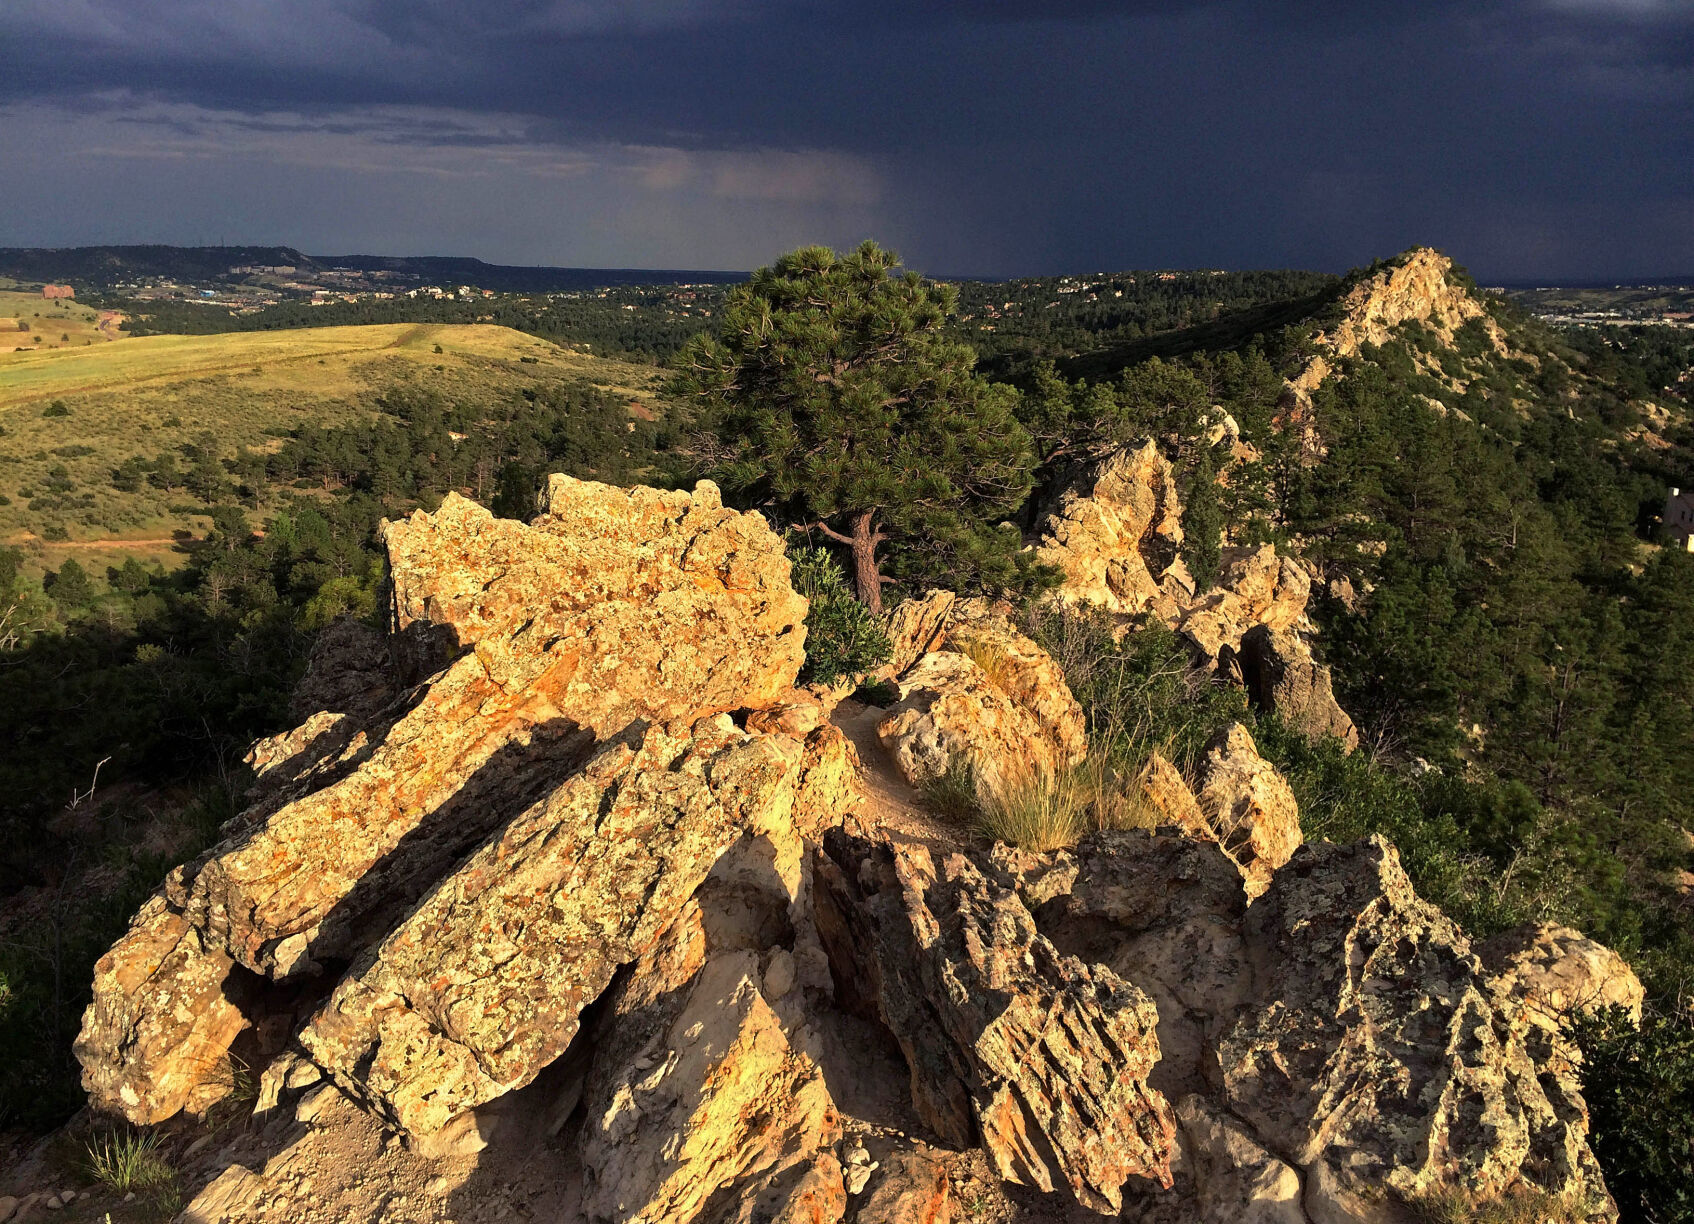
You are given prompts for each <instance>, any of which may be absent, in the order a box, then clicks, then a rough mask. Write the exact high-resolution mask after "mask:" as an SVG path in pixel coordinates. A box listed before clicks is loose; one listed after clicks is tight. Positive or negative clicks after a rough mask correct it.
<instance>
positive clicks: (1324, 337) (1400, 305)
mask: <svg viewBox="0 0 1694 1224" xmlns="http://www.w3.org/2000/svg"><path fill="white" fill-rule="evenodd" d="M1452 271H1453V261H1452V260H1451V259H1449V258H1447V256H1445V255H1443V254H1441V252H1439V251H1435V250H1431V249H1430V248H1429V247H1414V248H1413V249H1412V250H1410V251H1407V252H1406V253H1405V255H1404V256H1402V257H1401V259H1400V260H1399V261H1398V262H1397V263H1395V264H1394V265H1392V266H1390V267H1388V268H1385V269H1383V270H1382V271H1381V272H1378V273H1376V274H1375V275H1374V276H1371V277H1369V278H1367V279H1365V280H1363V281H1361V282H1360V283H1358V284H1357V285H1354V286H1353V288H1352V289H1350V290H1349V291H1348V293H1347V296H1346V297H1344V298H1343V299H1342V300H1341V309H1342V316H1341V321H1340V322H1339V323H1337V324H1336V325H1335V326H1334V328H1333V329H1332V330H1330V331H1329V332H1327V333H1324V334H1321V335H1320V336H1319V337H1318V342H1319V343H1320V344H1323V345H1324V346H1325V347H1327V348H1329V349H1330V350H1332V351H1333V352H1336V353H1339V354H1340V355H1341V356H1343V357H1357V356H1358V355H1359V352H1360V350H1361V349H1362V348H1363V346H1364V345H1367V344H1376V345H1380V344H1386V343H1387V342H1388V340H1389V339H1390V338H1391V337H1392V336H1393V334H1394V329H1395V328H1397V327H1399V326H1400V325H1401V324H1402V323H1412V322H1416V323H1422V324H1424V325H1425V326H1427V327H1428V328H1429V329H1430V330H1431V331H1433V332H1434V333H1435V334H1436V335H1438V336H1439V337H1441V340H1442V342H1443V343H1448V344H1450V343H1452V340H1453V333H1454V332H1455V331H1457V330H1458V329H1459V328H1460V327H1462V326H1463V325H1464V324H1465V323H1468V322H1469V321H1470V320H1472V319H1482V320H1484V321H1485V323H1486V324H1487V331H1488V335H1489V338H1490V340H1491V341H1492V342H1493V344H1494V345H1495V348H1496V351H1498V352H1500V353H1502V354H1504V353H1505V352H1506V345H1505V337H1504V336H1503V335H1502V333H1501V332H1500V329H1499V327H1498V326H1497V325H1495V324H1494V321H1493V320H1492V319H1490V318H1489V317H1488V312H1487V311H1486V310H1484V309H1483V308H1482V303H1481V302H1479V301H1477V300H1476V298H1475V297H1474V296H1473V295H1472V294H1471V293H1470V292H1469V291H1468V290H1466V289H1465V288H1464V287H1463V286H1461V285H1459V284H1457V283H1455V282H1454V281H1453V280H1452V279H1451V273H1452Z"/></svg>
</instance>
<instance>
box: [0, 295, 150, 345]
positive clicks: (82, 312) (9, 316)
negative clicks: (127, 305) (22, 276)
mask: <svg viewBox="0 0 1694 1224" xmlns="http://www.w3.org/2000/svg"><path fill="white" fill-rule="evenodd" d="M121 317H122V316H120V315H118V314H117V313H116V312H115V311H110V310H105V311H101V310H95V309H94V308H93V307H92V306H84V305H83V304H82V303H81V302H77V301H53V302H50V301H48V300H47V299H46V298H44V297H42V296H41V291H40V290H38V289H37V290H26V289H10V288H0V357H3V356H4V355H5V354H8V353H11V352H13V351H14V350H16V349H20V348H28V349H34V350H36V351H37V352H42V351H49V352H50V351H52V350H55V349H62V348H79V349H80V348H86V347H88V346H90V345H97V344H104V343H105V342H106V341H108V340H115V339H116V338H117V337H118V336H119V335H121V334H122V333H120V332H119V331H118V321H119V319H120V318H121ZM20 322H21V323H27V324H29V330H28V331H25V330H23V329H21V328H20V327H19V326H18V324H19V323H20ZM21 355H24V356H27V354H21Z"/></svg>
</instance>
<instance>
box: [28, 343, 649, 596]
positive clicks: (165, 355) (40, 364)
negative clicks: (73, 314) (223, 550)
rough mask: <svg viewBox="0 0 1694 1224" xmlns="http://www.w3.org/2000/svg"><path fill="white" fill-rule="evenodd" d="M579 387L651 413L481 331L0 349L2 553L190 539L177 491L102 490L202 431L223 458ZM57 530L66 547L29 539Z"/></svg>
mask: <svg viewBox="0 0 1694 1224" xmlns="http://www.w3.org/2000/svg"><path fill="white" fill-rule="evenodd" d="M33 322H34V320H32V323H33ZM57 334H59V333H55V337H56V336H57ZM437 348H439V349H440V352H437V351H436V350H437ZM583 380H586V381H589V382H591V383H593V384H595V385H596V386H599V387H603V388H606V389H608V390H612V391H614V392H617V393H619V394H622V395H628V396H629V397H630V398H631V399H632V400H641V401H643V402H648V403H650V402H652V400H653V397H654V393H655V389H656V384H657V383H658V381H659V374H658V371H656V370H655V369H653V368H652V367H648V366H639V365H630V364H627V363H623V362H615V361H608V360H605V359H602V358H597V357H593V356H590V355H588V354H585V353H580V352H576V351H574V350H572V349H569V348H561V347H559V346H557V345H554V344H550V343H547V342H545V341H542V340H538V339H536V338H535V337H533V336H528V335H525V334H523V333H522V332H517V331H512V330H511V329H509V328H504V327H495V326H491V325H483V324H466V325H449V324H385V325H377V326H365V327H321V328H310V329H306V330H300V331H278V332H242V333H235V334H227V335H215V336H142V337H125V338H123V339H120V340H118V341H116V342H114V343H109V344H93V345H66V346H63V347H59V348H52V349H37V350H35V351H32V352H0V429H4V431H5V432H4V434H3V435H0V497H3V498H6V499H7V501H6V502H5V503H0V543H9V544H17V543H22V544H24V545H26V546H28V548H29V549H30V550H31V552H32V553H33V554H34V555H35V556H36V557H37V558H39V560H40V562H41V563H42V564H50V563H51V562H52V561H53V559H54V558H55V556H58V555H61V554H65V553H68V552H70V551H72V550H75V551H76V553H77V555H79V556H81V557H83V558H85V559H94V557H93V554H94V553H96V552H97V553H98V554H99V560H101V561H103V562H104V561H106V560H107V557H106V554H107V553H109V552H111V551H113V550H114V548H116V549H123V550H126V551H127V552H128V553H129V554H130V555H141V556H144V557H148V558H151V557H159V558H160V559H165V558H168V557H169V556H170V554H171V545H170V537H171V534H172V532H175V531H184V530H187V531H191V532H193V533H195V534H199V533H200V531H201V530H202V529H203V528H204V525H205V521H206V520H205V519H204V518H203V517H201V516H199V515H196V514H192V513H189V512H188V510H189V509H190V507H189V506H188V505H186V503H191V502H192V501H193V499H192V498H191V497H189V496H188V495H186V494H185V493H183V492H182V491H181V490H178V491H177V492H176V493H174V494H170V495H166V494H164V493H162V492H160V491H158V490H156V489H153V488H151V487H144V488H143V489H142V491H141V492H139V493H123V492H120V491H118V490H117V489H115V488H113V487H112V482H111V472H112V469H113V468H114V467H116V466H117V465H118V464H120V463H122V462H123V461H124V460H125V459H128V458H130V457H131V456H135V455H140V456H143V457H146V458H149V459H151V458H154V457H155V456H157V455H160V454H162V453H166V452H172V451H176V450H177V449H178V448H180V447H182V446H183V445H184V444H186V443H190V442H192V441H193V440H194V439H196V438H198V437H200V436H201V435H203V434H205V433H206V432H207V431H210V432H211V433H213V434H215V435H216V437H217V440H218V444H219V448H220V450H221V452H222V454H223V455H224V456H226V457H228V456H233V455H234V454H235V452H236V450H237V449H238V448H240V447H243V446H246V447H251V448H259V447H264V446H276V445H279V444H280V442H279V439H280V438H281V437H283V436H285V435H286V434H287V433H288V431H289V430H290V429H292V428H294V427H297V426H299V425H302V424H306V423H315V424H320V425H335V424H338V423H343V422H346V421H350V420H354V419H360V418H367V419H368V418H369V417H370V416H372V415H373V414H375V413H376V412H378V411H379V409H378V408H377V400H378V398H379V397H380V396H381V395H382V394H383V392H385V391H387V390H390V389H395V388H427V389H431V390H434V391H437V392H439V393H440V394H441V395H442V396H443V397H444V398H446V399H447V400H449V401H452V402H498V401H500V400H502V399H505V398H509V397H515V396H517V395H520V394H521V393H522V392H523V390H524V389H526V388H530V389H535V388H539V387H542V386H544V385H546V384H549V383H559V382H579V381H583ZM56 404H62V405H63V406H64V408H65V409H66V410H68V415H58V410H57V409H56V408H55V407H54V405H56ZM48 413H51V414H52V415H44V414H48ZM55 468H63V469H64V472H65V474H66V475H68V479H69V481H70V483H71V486H72V488H71V489H70V490H69V491H62V490H60V491H55V492H49V490H48V489H47V482H48V481H49V480H50V479H53V478H54V469H55ZM65 478H66V477H65V476H59V477H58V480H59V482H60V483H61V484H62V483H63V481H64V479H65ZM44 494H46V496H45V497H44V496H43V495H44ZM31 502H34V503H35V506H34V508H33V509H32V508H31V504H30V503H31ZM61 529H62V530H63V531H64V532H66V533H67V534H68V536H69V540H68V541H63V542H53V541H45V540H43V539H42V538H41V537H42V536H44V535H56V534H58V531H59V530H61Z"/></svg>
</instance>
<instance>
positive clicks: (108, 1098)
mask: <svg viewBox="0 0 1694 1224" xmlns="http://www.w3.org/2000/svg"><path fill="white" fill-rule="evenodd" d="M547 505H548V513H547V514H545V515H543V516H542V517H541V518H539V519H537V520H536V522H535V524H533V525H525V524H522V523H517V522H513V521H510V520H500V519H495V518H494V517H493V516H491V515H490V514H489V513H488V512H487V511H486V510H483V509H482V508H480V507H478V506H475V505H474V504H472V503H470V502H467V501H465V500H464V499H462V498H459V497H457V496H456V495H449V496H448V498H447V499H446V500H445V501H444V502H443V503H442V507H441V509H440V510H439V511H438V512H437V513H436V514H435V515H434V516H430V515H423V514H418V515H414V516H412V518H410V519H408V520H406V521H404V522H402V523H390V524H388V525H387V526H386V527H385V531H384V534H385V539H386V541H387V543H388V547H389V552H390V567H391V570H392V572H393V577H394V583H393V585H394V612H393V627H394V632H393V634H392V635H391V638H390V644H391V649H390V651H389V654H390V656H391V657H394V658H398V659H400V660H401V662H400V663H397V664H396V666H397V667H398V668H399V670H400V671H402V672H403V671H405V670H406V669H407V668H416V667H419V666H422V665H423V662H422V661H424V660H428V659H433V660H434V661H435V662H436V663H438V664H441V666H440V669H439V670H438V671H435V672H434V673H433V674H430V675H428V676H427V678H425V679H424V681H423V682H422V684H421V685H420V686H419V687H418V688H417V689H416V690H415V692H414V693H413V695H412V696H411V697H410V698H409V699H408V701H407V702H406V703H404V704H402V705H400V706H398V707H388V708H385V709H384V711H383V712H382V714H381V715H380V716H378V718H377V721H375V722H373V723H367V724H364V725H357V720H356V719H354V718H352V717H351V716H348V715H343V716H341V717H340V718H339V719H335V718H334V717H333V716H326V715H315V716H314V717H313V719H311V720H308V724H307V727H306V728H303V729H302V731H301V732H299V733H295V734H294V735H292V736H288V737H283V738H282V739H281V740H278V741H272V742H271V744H270V746H269V747H262V750H256V753H255V763H256V764H258V765H261V766H262V767H263V772H262V773H261V777H260V781H261V792H260V793H259V794H257V795H256V796H255V802H254V805H253V807H252V808H250V809H249V810H248V811H247V812H245V813H244V814H243V815H242V816H241V817H239V818H238V819H237V820H236V821H235V822H234V823H233V824H232V825H231V826H230V827H229V828H228V829H226V830H225V833H226V836H225V840H224V841H223V842H222V843H221V844H220V845H218V846H217V847H215V848H214V849H213V850H212V851H210V852H209V853H208V854H207V855H206V856H204V857H203V858H202V859H200V860H198V861H197V862H195V863H191V864H188V865H187V866H185V867H182V868H178V869H177V870H176V871H175V872H173V873H172V875H171V876H170V878H169V879H168V880H167V882H166V884H165V885H164V887H163V889H162V890H161V898H162V905H161V906H156V907H153V908H152V909H149V910H147V911H144V913H143V917H142V919H141V920H138V921H139V925H138V926H137V927H136V928H135V930H134V931H133V932H132V933H131V935H130V936H128V937H126V938H125V939H124V940H120V941H119V943H118V944H117V945H116V946H114V947H113V949H112V950H111V951H110V952H109V953H108V954H107V964H108V966H109V968H108V971H107V972H105V973H102V974H101V975H100V976H99V977H98V978H97V981H96V991H95V997H94V1001H93V1003H92V1005H91V1006H90V1008H89V1010H88V1013H87V1015H86V1017H85V1020H84V1026H83V1032H82V1035H81V1037H80V1038H79V1041H78V1047H77V1048H78V1057H79V1058H80V1059H81V1060H82V1062H83V1066H84V1068H85V1074H86V1076H87V1083H88V1086H89V1089H90V1091H91V1093H93V1094H94V1100H95V1102H96V1103H97V1104H99V1105H101V1106H103V1107H105V1108H110V1109H114V1110H116V1111H118V1112H121V1113H124V1114H125V1115H126V1116H130V1117H132V1118H134V1119H135V1120H140V1119H141V1118H143V1117H145V1118H148V1119H149V1120H156V1119H157V1117H159V1116H160V1111H161V1110H163V1111H165V1112H166V1113H168V1112H171V1111H173V1110H174V1109H175V1108H178V1107H180V1106H181V1105H182V1103H184V1102H186V1101H188V1100H189V1099H190V1098H191V1097H192V1095H193V1089H192V1088H191V1087H187V1085H190V1084H191V1083H192V1081H194V1080H195V1079H196V1077H199V1078H201V1079H204V1078H206V1077H210V1076H213V1075H215V1074H216V1073H217V1070H218V1066H219V1062H220V1059H218V1058H215V1057H213V1054H214V1053H215V1052H214V1051H212V1050H209V1049H207V1048H206V1047H205V1044H204V1042H203V1040H202V1037H203V1036H204V1034H205V1032H207V1031H210V1030H206V1029H197V1030H193V1032H192V1033H191V1032H190V1031H189V1030H187V1029H182V1028H181V1026H177V1025H175V1024H174V1022H173V1021H171V1020H170V1019H169V1018H170V1017H172V1016H175V1015H178V1014H180V1013H182V1012H183V1011H185V1010H187V1009H191V1008H192V1007H194V1006H195V1004H194V1000H195V999H197V998H201V997H206V996H208V995H209V993H210V992H212V991H213V990H214V989H215V985H214V983H213V982H211V981H210V980H208V975H213V974H215V972H216V971H217V968H218V967H219V966H227V972H228V973H229V974H234V973H236V972H237V971H236V967H237V966H239V967H240V972H241V973H250V974H253V975H257V976H258V977H259V978H261V979H263V978H269V979H273V980H282V979H288V978H299V977H302V976H310V975H313V974H316V973H319V972H321V971H322V968H323V966H324V965H326V964H334V963H337V962H345V961H348V960H351V959H353V958H354V957H355V956H356V955H357V954H358V953H359V952H360V950H361V949H362V948H365V947H367V946H368V945H369V944H370V943H371V942H372V941H373V938H380V937H381V936H382V935H383V934H385V933H386V932H387V931H388V930H389V929H390V928H392V927H393V925H394V924H395V923H396V922H397V921H399V920H400V919H401V918H402V917H403V916H404V915H405V914H406V912H407V911H408V910H409V909H410V908H411V907H412V906H414V905H415V904H416V903H417V902H418V901H419V900H420V899H421V898H422V897H423V896H424V895H425V893H426V892H428V891H429V890H430V889H431V888H432V887H434V886H435V885H436V884H437V883H438V882H439V881H440V880H441V879H442V877H443V876H444V875H445V874H446V873H447V872H448V871H449V869H450V868H451V867H452V866H453V864H455V863H456V862H457V861H458V860H459V859H460V858H462V857H463V856H464V855H465V854H466V853H468V852H469V851H471V850H473V849H474V848H475V847H477V846H478V845H479V844H480V843H482V842H483V841H484V840H485V839H487V838H488V837H489V836H490V835H492V834H493V833H494V832H495V831H496V830H498V829H500V828H501V827H502V826H503V825H505V824H506V823H507V822H508V821H510V820H512V819H513V818H515V817H517V816H518V815H519V814H520V813H522V812H524V811H525V810H526V809H528V808H529V807H530V806H531V805H532V804H535V803H537V802H538V801H540V800H541V799H542V798H543V797H545V796H546V795H547V794H549V793H550V792H551V791H552V790H553V789H554V788H555V787H557V786H558V785H559V784H560V783H561V782H563V781H564V780H565V779H566V778H568V777H570V776H571V775H572V774H573V773H575V772H576V771H577V770H578V769H579V768H580V767H581V765H582V763H583V761H584V760H585V759H586V757H587V754H588V752H589V750H590V749H591V748H592V746H593V743H594V740H595V738H596V736H597V735H607V734H615V733H618V732H621V731H622V730H623V728H624V727H626V726H628V725H630V724H631V723H632V722H633V721H635V720H637V719H646V720H650V721H655V722H665V721H669V720H672V719H676V718H682V719H684V720H691V719H693V718H695V717H698V716H700V715H702V714H708V713H711V712H713V711H716V710H736V709H742V708H747V707H756V706H761V705H766V704H771V703H773V702H774V701H776V700H778V699H779V698H780V697H782V696H784V695H788V694H791V692H792V687H793V683H794V679H795V676H796V673H797V672H798V670H799V667H800V664H801V662H802V659H803V643H804V634H805V630H804V627H803V620H804V616H805V601H804V600H803V599H801V598H800V597H799V596H798V595H796V594H795V593H794V592H793V590H792V588H790V587H789V585H788V581H787V575H788V562H787V560H786V558H785V557H784V556H783V551H782V543H781V540H780V539H779V538H778V537H777V536H776V535H775V534H774V533H773V532H771V531H770V529H769V528H768V527H767V526H766V525H765V523H764V520H763V519H762V518H760V517H759V516H758V515H751V514H738V513H736V512H733V511H729V510H725V509H723V508H722V506H721V504H720V502H719V499H718V496H717V490H716V489H715V488H714V487H713V486H711V485H710V484H706V483H702V484H701V485H700V486H699V487H698V488H697V489H696V490H695V491H694V493H692V494H689V493H662V492H660V491H658V490H653V489H646V490H641V489H638V490H622V489H613V488H611V487H609V486H605V485H594V484H588V483H585V482H580V481H572V480H569V479H568V478H564V477H556V478H554V480H553V481H552V483H551V484H550V486H549V494H548V499H547ZM267 776H268V780H267ZM166 913H169V914H172V915H175V916H176V917H177V918H178V919H180V925H181V926H182V927H183V929H184V930H185V931H186V930H192V931H193V932H195V935H194V939H193V940H192V941H191V944H190V943H182V944H181V945H180V946H181V947H182V948H184V949H186V948H189V947H190V946H192V947H194V948H195V949H196V951H195V952H194V954H193V955H192V956H191V957H189V956H187V954H186V953H184V954H183V955H181V956H178V957H175V958H170V959H168V961H167V962H166V963H165V964H163V965H161V964H160V963H159V961H158V958H157V956H156V951H157V947H158V943H159V938H160V936H159V934H158V932H159V931H160V930H161V929H163V927H162V925H161V924H164V925H171V924H170V923H168V922H167V921H166V919H165V918H164V916H163V915H165V914H166ZM138 975H139V977H138ZM226 976H227V974H226ZM136 980H145V981H146V982H147V983H148V989H146V990H144V991H134V992H132V991H130V990H128V989H126V988H125V987H124V983H127V982H134V981H136ZM232 980H233V979H232ZM179 988H180V994H179ZM230 993H231V994H232V995H234V994H239V993H240V991H239V990H238V989H236V987H234V986H232V987H231V991H230ZM225 1027H227V1026H225ZM175 1031H182V1032H183V1033H184V1042H183V1043H182V1044H180V1045H173V1044H171V1042H170V1041H169V1040H167V1039H166V1036H165V1035H166V1034H168V1033H170V1032H175ZM218 1031H220V1032H221V1031H223V1030H222V1028H220V1029H219V1030H218ZM118 1079H122V1080H123V1081H124V1083H125V1085H126V1086H127V1087H128V1089H129V1094H128V1095H130V1096H135V1097H136V1098H137V1101H136V1102H131V1101H129V1100H127V1099H126V1098H125V1097H124V1096H115V1095H113V1094H112V1093H111V1092H110V1091H108V1086H109V1085H112V1084H115V1083H116V1082H117V1081H118ZM148 1084H155V1085H158V1086H159V1087H158V1088H157V1091H155V1090H153V1089H150V1088H149V1087H148V1086H147V1085H148ZM164 1085H173V1087H170V1088H168V1089H167V1088H166V1087H164Z"/></svg>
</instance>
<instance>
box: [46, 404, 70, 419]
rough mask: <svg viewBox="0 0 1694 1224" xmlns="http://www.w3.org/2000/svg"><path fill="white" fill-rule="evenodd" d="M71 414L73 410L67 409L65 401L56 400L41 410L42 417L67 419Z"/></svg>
mask: <svg viewBox="0 0 1694 1224" xmlns="http://www.w3.org/2000/svg"><path fill="white" fill-rule="evenodd" d="M70 414H71V410H70V409H69V408H67V407H65V401H64V400H54V401H53V402H52V403H51V404H48V405H47V407H45V408H43V409H42V410H41V415H42V416H44V417H67V416H70Z"/></svg>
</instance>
